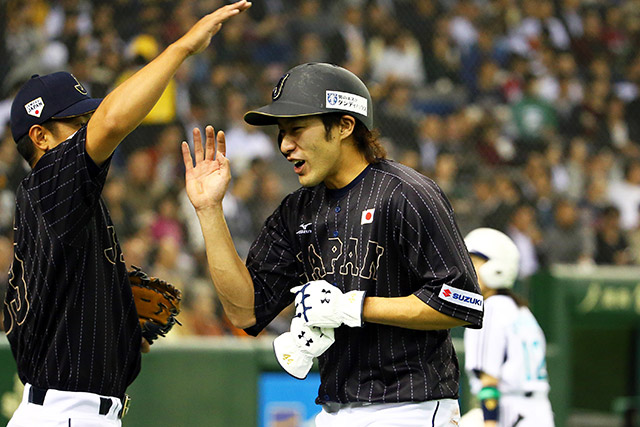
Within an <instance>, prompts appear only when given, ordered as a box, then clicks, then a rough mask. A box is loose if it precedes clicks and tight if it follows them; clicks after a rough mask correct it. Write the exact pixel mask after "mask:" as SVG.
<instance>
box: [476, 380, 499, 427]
mask: <svg viewBox="0 0 640 427" xmlns="http://www.w3.org/2000/svg"><path fill="white" fill-rule="evenodd" d="M478 400H479V401H480V407H481V408H482V415H483V416H484V420H485V421H498V414H499V413H500V391H499V390H498V389H497V388H496V387H483V388H482V390H480V393H478Z"/></svg>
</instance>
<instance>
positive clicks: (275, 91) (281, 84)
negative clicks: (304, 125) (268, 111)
mask: <svg viewBox="0 0 640 427" xmlns="http://www.w3.org/2000/svg"><path fill="white" fill-rule="evenodd" d="M288 78H289V73H287V74H285V75H284V76H282V77H280V81H279V82H278V84H277V85H276V87H274V88H273V92H271V100H273V101H275V100H276V99H278V98H280V95H282V88H283V87H284V82H286V81H287V79H288Z"/></svg>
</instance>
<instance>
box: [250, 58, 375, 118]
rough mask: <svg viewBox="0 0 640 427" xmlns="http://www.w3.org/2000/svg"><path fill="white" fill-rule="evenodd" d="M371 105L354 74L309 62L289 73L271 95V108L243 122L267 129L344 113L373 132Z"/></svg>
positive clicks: (262, 108)
mask: <svg viewBox="0 0 640 427" xmlns="http://www.w3.org/2000/svg"><path fill="white" fill-rule="evenodd" d="M372 104H373V103H372V101H371V94H370V93H369V90H368V89H367V87H366V86H365V84H364V83H363V82H362V80H360V78H358V76H356V75H355V74H353V73H352V72H351V71H349V70H347V69H345V68H342V67H339V66H337V65H334V64H326V63H314V62H310V63H307V64H302V65H298V66H296V67H294V68H292V69H290V70H289V71H287V72H286V73H285V74H284V75H283V76H282V77H281V78H280V81H279V82H278V84H277V85H276V87H275V88H274V89H273V92H272V93H271V104H268V105H265V106H263V107H260V108H258V109H255V110H251V111H249V112H247V113H246V114H245V115H244V121H245V122H247V123H249V124H250V125H254V126H266V125H273V124H276V123H278V118H281V117H304V116H312V115H317V114H327V113H344V114H349V115H352V116H353V117H355V118H356V119H358V120H360V121H361V122H362V123H363V124H364V125H365V126H366V127H367V129H369V130H371V129H372V127H373V108H372Z"/></svg>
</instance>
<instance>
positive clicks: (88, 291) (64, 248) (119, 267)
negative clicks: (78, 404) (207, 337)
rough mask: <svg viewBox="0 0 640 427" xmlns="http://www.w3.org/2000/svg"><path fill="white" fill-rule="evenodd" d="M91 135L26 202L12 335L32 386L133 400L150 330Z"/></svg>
mask: <svg viewBox="0 0 640 427" xmlns="http://www.w3.org/2000/svg"><path fill="white" fill-rule="evenodd" d="M85 139H86V127H84V128H82V129H80V130H79V131H78V132H77V133H76V134H75V135H73V136H72V137H71V138H70V139H68V140H67V141H65V142H63V143H61V144H60V145H58V146H57V147H56V148H54V149H53V150H51V151H49V152H47V153H46V154H45V155H44V156H42V158H41V159H40V160H39V161H38V163H37V164H36V166H35V168H34V169H33V170H32V171H31V173H29V175H27V177H26V178H25V179H24V180H23V181H22V182H21V184H20V186H19V187H18V189H17V193H16V213H15V225H14V242H15V243H14V260H13V265H12V267H11V270H10V271H9V288H8V292H7V296H6V299H5V306H4V326H5V331H6V333H7V337H8V339H9V342H10V344H11V350H12V351H13V355H14V357H15V359H16V362H17V365H18V374H19V376H20V379H21V380H22V381H23V382H29V383H31V384H32V385H35V386H38V387H42V388H53V389H57V390H65V391H82V392H90V393H97V394H102V395H110V396H118V397H120V396H123V395H124V393H125V390H126V388H127V386H128V385H129V384H131V382H132V381H133V380H134V379H135V377H136V376H137V375H138V372H139V371H140V357H141V356H140V342H141V334H142V332H141V330H140V327H139V326H138V316H137V313H136V308H135V304H134V301H133V295H132V293H131V287H130V285H129V280H128V277H127V272H126V267H125V264H124V262H123V259H122V252H121V251H120V248H119V244H118V240H117V238H116V234H115V230H114V228H113V223H112V222H111V218H110V216H109V212H108V211H107V208H106V206H105V204H104V202H103V201H102V199H101V197H100V194H101V192H102V188H103V185H104V182H105V178H106V175H107V171H108V170H109V162H106V163H105V164H104V165H103V166H102V167H98V166H96V164H95V163H94V162H93V161H92V160H91V158H90V157H89V156H88V155H87V154H86V151H85Z"/></svg>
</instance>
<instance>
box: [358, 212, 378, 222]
mask: <svg viewBox="0 0 640 427" xmlns="http://www.w3.org/2000/svg"><path fill="white" fill-rule="evenodd" d="M375 211H376V210H375V208H374V209H367V210H365V211H362V218H361V219H360V225H362V224H371V223H372V222H373V214H374V212H375Z"/></svg>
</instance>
